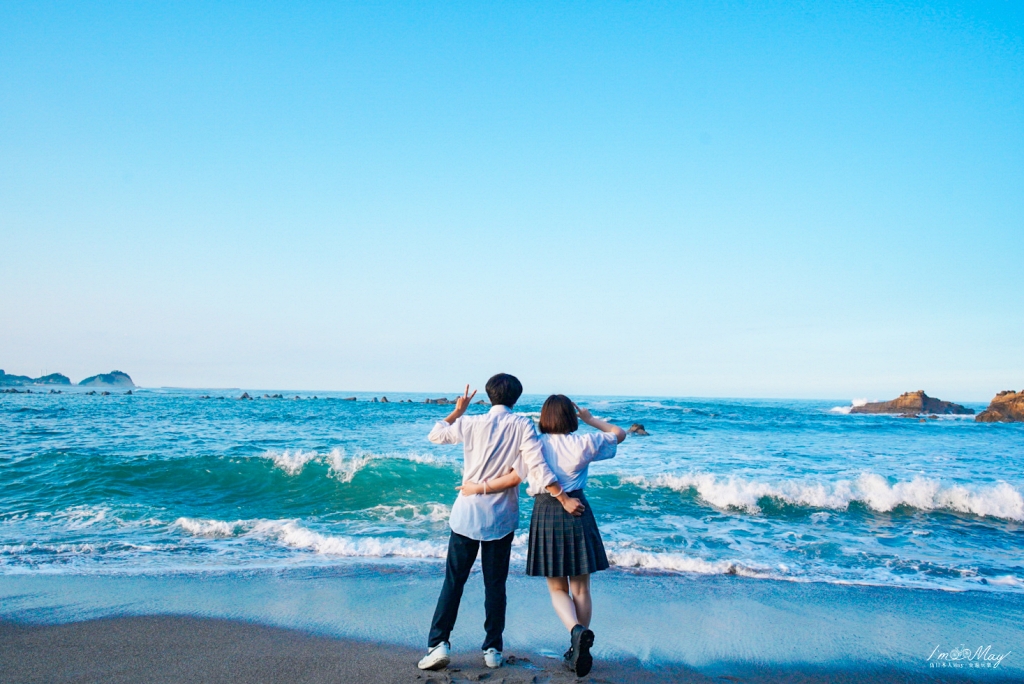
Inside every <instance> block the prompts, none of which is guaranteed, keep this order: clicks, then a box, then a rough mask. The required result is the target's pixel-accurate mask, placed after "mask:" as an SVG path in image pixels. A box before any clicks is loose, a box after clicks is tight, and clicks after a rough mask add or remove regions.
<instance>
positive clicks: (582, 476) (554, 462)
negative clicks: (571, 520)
mask: <svg viewBox="0 0 1024 684" xmlns="http://www.w3.org/2000/svg"><path fill="white" fill-rule="evenodd" d="M540 445H541V448H542V449H543V450H544V460H545V461H547V464H548V467H550V468H551V470H552V471H553V472H554V473H555V477H557V478H558V484H559V485H560V486H561V487H562V489H564V490H565V491H567V492H575V491H576V490H577V489H583V488H584V487H586V486H587V470H588V469H589V467H590V464H591V463H592V462H594V461H604V460H605V459H609V458H614V457H615V452H616V450H617V449H618V446H619V440H618V439H616V437H615V435H614V434H613V433H611V432H588V433H587V434H585V435H581V434H579V433H578V432H573V433H571V434H568V435H550V434H549V435H541V436H540ZM549 484H550V483H549V482H543V483H542V482H541V481H540V479H536V480H535V479H534V477H533V472H532V471H531V472H530V485H529V487H528V488H527V489H526V493H527V494H529V495H530V496H537V495H538V494H540V493H541V492H542V491H544V488H545V487H546V486H548V485H549Z"/></svg>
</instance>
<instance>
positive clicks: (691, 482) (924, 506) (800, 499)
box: [623, 472, 1024, 522]
mask: <svg viewBox="0 0 1024 684" xmlns="http://www.w3.org/2000/svg"><path fill="white" fill-rule="evenodd" d="M623 482H628V483H630V484H635V485H637V486H640V487H644V488H647V489H653V488H658V487H666V488H668V489H672V490H674V491H677V492H686V491H689V490H695V491H696V492H697V493H698V494H699V495H700V498H701V499H703V500H704V501H706V502H707V503H709V504H711V505H712V506H715V507H716V508H722V509H727V508H737V509H741V510H745V511H747V512H749V513H760V512H761V507H760V505H759V502H760V501H761V500H762V499H764V498H772V499H776V500H778V501H782V502H785V503H788V504H791V505H794V506H806V507H810V508H827V509H832V510H846V509H847V508H848V507H849V505H850V504H851V503H853V502H855V501H856V502H859V503H862V504H864V505H865V506H867V507H868V508H870V509H872V510H874V511H879V512H883V513H884V512H888V511H891V510H893V509H894V508H896V507H898V506H909V507H911V508H916V509H919V510H923V511H933V510H948V511H955V512H958V513H969V514H973V515H977V516H981V517H993V518H1002V519H1005V520H1014V521H1018V522H1020V521H1024V496H1021V493H1020V492H1019V491H1017V490H1016V489H1014V487H1013V486H1011V485H1010V484H1009V483H1007V482H999V483H997V484H995V485H990V486H979V487H967V486H964V485H948V486H944V485H943V484H942V482H941V481H939V480H937V479H934V478H927V477H921V476H918V477H915V478H914V479H912V480H910V481H905V482H896V483H894V484H889V482H888V481H887V480H886V479H885V478H884V477H882V476H881V475H878V474H876V473H871V472H865V473H862V474H861V475H860V476H859V477H857V478H856V479H855V480H838V481H836V482H832V483H822V482H813V481H806V480H805V481H783V482H758V481H756V480H748V479H744V478H741V477H736V476H728V477H719V476H716V475H713V474H711V473H702V472H694V473H688V474H685V475H659V476H657V477H654V478H646V477H642V476H633V477H625V478H623Z"/></svg>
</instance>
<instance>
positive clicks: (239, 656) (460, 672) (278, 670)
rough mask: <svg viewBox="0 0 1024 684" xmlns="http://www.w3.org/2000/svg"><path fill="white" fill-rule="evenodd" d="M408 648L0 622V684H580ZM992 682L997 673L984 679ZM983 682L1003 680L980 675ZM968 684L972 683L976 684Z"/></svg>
mask: <svg viewBox="0 0 1024 684" xmlns="http://www.w3.org/2000/svg"><path fill="white" fill-rule="evenodd" d="M421 655H422V652H421V651H420V650H417V649H414V648H410V647H408V646H396V645H388V644H382V643H374V642H366V641H358V640H353V639H338V638H330V637H324V636H316V635H312V634H308V633H305V632H302V631H299V630H293V629H284V628H280V627H267V626H263V625H258V624H252V623H248V622H240V621H235V620H223V619H211V618H195V617H185V616H141V617H120V618H104V619H99V620H88V621H83V622H72V623H66V624H58V625H23V624H18V623H13V622H3V623H0V682H3V683H4V684H6V683H7V682H12V683H13V682H19V683H29V682H47V683H50V682H52V683H63V682H68V683H70V682H76V683H77V682H82V683H84V682H111V683H119V682H124V683H126V684H127V683H132V684H136V683H138V684H147V683H150V682H153V683H156V682H182V683H185V682H225V683H231V684H234V683H242V682H293V683H306V682H308V683H311V684H312V683H321V682H322V683H327V682H331V683H334V684H349V683H352V684H356V683H359V684H378V683H379V684H399V683H413V684H427V683H428V682H433V683H434V684H442V683H444V684H449V683H451V682H462V681H475V682H479V681H486V682H489V683H493V684H497V683H498V682H501V683H502V684H542V683H551V684H562V683H569V682H575V681H580V680H577V679H576V677H575V676H574V675H572V674H570V673H568V672H566V671H564V670H563V669H562V667H561V665H560V663H559V662H558V661H556V660H554V659H551V658H545V657H543V656H540V655H537V654H529V653H515V652H508V653H506V655H507V656H511V657H510V661H511V662H510V663H509V664H507V665H506V666H505V667H503V668H501V669H498V670H488V669H486V668H484V667H483V665H482V662H481V656H480V654H479V653H477V652H472V651H471V652H457V653H455V654H454V657H453V662H452V664H451V665H450V666H449V668H448V669H446V670H443V671H440V672H421V671H420V670H418V669H416V666H415V663H416V660H417V659H418V658H419V657H420V656H421ZM989 674H990V675H991V674H995V673H989ZM985 679H986V681H1000V680H1001V681H1011V680H1009V679H1006V680H1003V679H1002V678H1001V677H999V676H995V677H992V676H987V677H985ZM583 681H591V682H595V683H598V684H603V683H612V682H616V683H618V682H621V683H623V684H648V683H655V682H682V683H688V682H694V683H698V682H699V683H702V684H704V683H711V682H715V683H716V684H730V683H731V682H792V683H793V684H797V683H801V684H803V683H810V682H830V683H837V684H838V683H843V682H868V681H870V682H935V681H951V682H953V681H971V680H967V679H964V678H962V677H960V676H957V675H956V674H953V673H950V674H948V675H947V674H946V673H936V674H934V675H932V674H920V673H908V672H905V671H900V670H896V669H891V670H842V669H837V670H829V669H827V668H820V667H816V668H811V669H803V670H802V669H799V668H791V669H764V670H757V669H749V667H748V668H746V669H737V671H736V673H735V674H731V675H730V674H718V675H715V676H707V675H704V674H701V673H699V672H697V671H696V670H693V669H690V668H686V667H684V666H673V665H669V666H664V665H662V666H645V665H644V664H642V663H640V662H639V661H635V660H633V661H628V660H627V661H597V662H595V666H594V670H593V672H592V673H591V674H590V676H588V677H587V678H585V680H583ZM973 681H977V680H976V679H975V680H973Z"/></svg>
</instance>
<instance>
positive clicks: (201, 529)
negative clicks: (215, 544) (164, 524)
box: [171, 518, 249, 539]
mask: <svg viewBox="0 0 1024 684" xmlns="http://www.w3.org/2000/svg"><path fill="white" fill-rule="evenodd" d="M171 527H172V528H178V529H181V530H183V531H185V532H188V533H189V534H190V535H192V536H194V537H207V538H209V539H222V538H225V537H236V536H238V535H240V534H243V533H244V532H245V531H246V530H247V529H248V527H249V523H248V521H245V520H235V521H234V522H228V521H226V520H210V519H206V518H178V519H177V520H175V521H174V522H173V523H171Z"/></svg>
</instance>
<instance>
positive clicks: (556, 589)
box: [461, 394, 626, 677]
mask: <svg viewBox="0 0 1024 684" xmlns="http://www.w3.org/2000/svg"><path fill="white" fill-rule="evenodd" d="M580 420H582V421H583V422H584V423H586V424H587V425H590V426H591V427H594V428H596V429H597V430H599V432H596V433H588V434H585V435H579V434H574V433H575V432H576V430H577V429H578V428H579V421H580ZM540 431H541V438H540V441H541V447H542V448H543V451H544V460H545V461H546V462H547V464H548V467H549V468H550V469H551V470H552V472H553V473H554V474H555V477H557V478H558V484H559V485H560V486H561V487H562V489H563V491H565V493H567V494H568V495H569V496H570V497H572V498H574V499H578V500H579V501H580V502H581V503H582V504H583V511H582V515H578V516H577V515H572V514H570V513H568V512H566V511H565V509H564V508H563V507H562V504H560V503H559V502H558V500H557V499H556V498H554V497H553V496H551V495H550V494H549V493H548V492H546V491H544V488H543V487H542V486H540V483H535V482H533V479H534V478H533V477H532V473H531V476H530V486H529V488H528V489H527V493H528V494H530V495H531V496H533V497H534V504H533V517H532V518H531V520H530V544H529V552H528V554H527V559H526V574H528V575H533V576H538V577H546V578H547V581H548V591H549V592H550V593H551V604H552V605H553V606H554V608H555V613H557V614H558V617H559V619H561V621H562V624H564V625H565V627H566V629H567V630H569V634H570V641H571V645H570V647H569V650H568V651H567V652H566V653H565V659H566V663H567V665H568V666H569V668H570V669H571V670H573V671H574V672H575V673H576V675H577V676H580V677H582V676H584V675H586V674H587V673H589V672H590V668H591V666H592V664H593V658H592V656H591V655H590V648H591V646H593V644H594V633H593V632H592V631H590V619H591V616H592V614H593V606H592V604H591V599H590V575H591V573H594V572H598V571H600V570H605V569H607V568H608V558H607V556H606V555H605V551H604V544H603V543H602V542H601V533H600V532H599V531H598V529H597V521H596V520H595V519H594V513H593V511H591V509H590V505H589V504H588V503H587V498H586V497H585V496H584V495H583V488H584V487H585V486H586V484H587V470H588V466H589V465H590V463H591V461H602V460H604V459H608V458H612V457H614V456H615V451H616V448H617V447H618V445H619V444H620V443H621V442H622V441H623V440H624V439H626V432H625V431H624V430H623V429H622V428H619V427H616V426H615V425H612V424H611V423H607V422H605V421H603V420H601V419H599V418H595V417H594V416H592V415H591V414H590V411H588V410H587V409H585V408H580V407H579V406H576V405H575V404H574V403H572V401H571V400H570V399H569V398H568V397H566V396H565V395H562V394H553V395H551V396H550V397H548V398H547V401H545V402H544V406H543V408H542V409H541V412H540ZM520 481H521V480H520V479H519V476H518V475H517V474H516V473H515V472H514V471H513V472H510V473H508V474H507V475H503V476H502V477H499V478H495V479H493V480H488V481H485V482H482V483H479V484H474V483H469V484H466V485H465V486H463V487H461V490H462V493H463V494H482V493H484V492H485V491H486V492H495V491H500V490H503V489H507V488H509V487H516V486H518V485H519V483H520Z"/></svg>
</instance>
